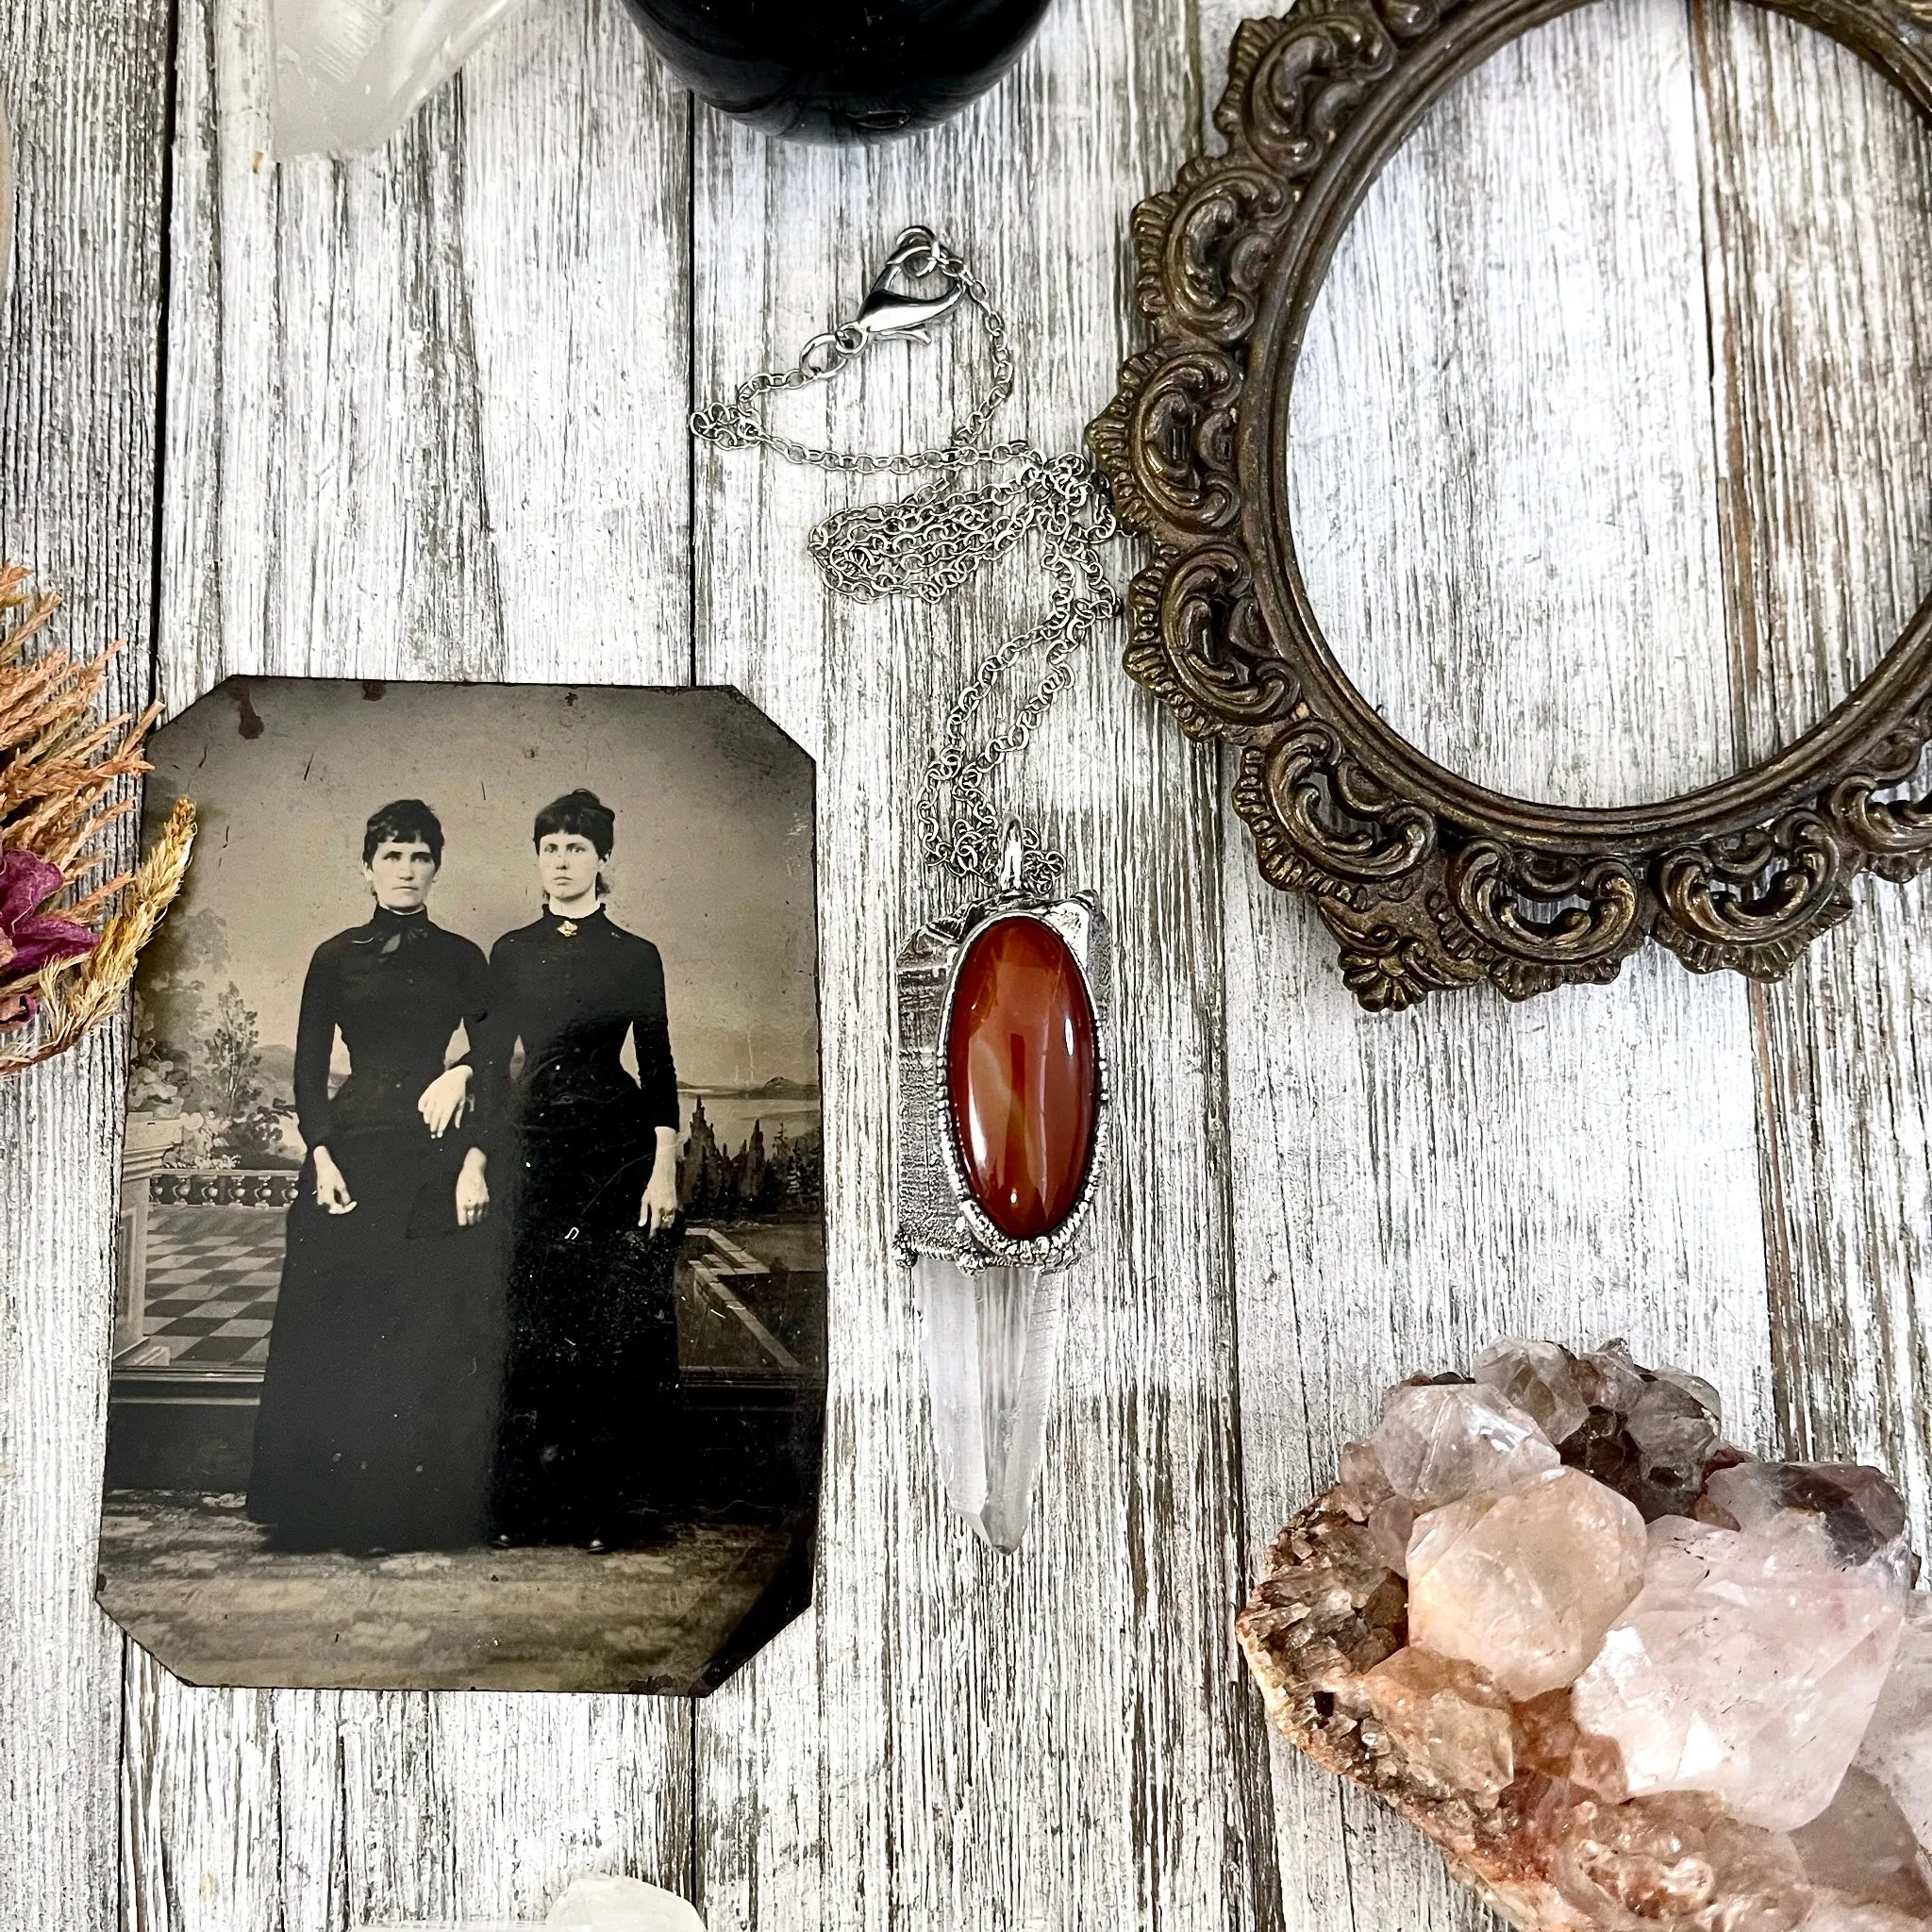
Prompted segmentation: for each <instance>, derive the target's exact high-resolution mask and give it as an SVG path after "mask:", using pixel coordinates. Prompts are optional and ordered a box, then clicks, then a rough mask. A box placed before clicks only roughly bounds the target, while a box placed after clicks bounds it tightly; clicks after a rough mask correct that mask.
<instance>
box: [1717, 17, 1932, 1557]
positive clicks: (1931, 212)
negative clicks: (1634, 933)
mask: <svg viewBox="0 0 1932 1932" xmlns="http://www.w3.org/2000/svg"><path fill="white" fill-rule="evenodd" d="M1704 23H1705V25H1704V29H1703V31H1702V33H1701V35H1700V40H1699V56H1700V67H1701V70H1702V81H1703V89H1704V93H1705V97H1706V101H1707V112H1708V115H1709V119H1710V123H1711V125H1712V127H1713V129H1714V130H1715V134H1716V140H1715V142H1714V146H1715V151H1716V153H1717V154H1718V156H1719V157H1720V159H1721V165H1720V167H1719V168H1718V169H1716V170H1715V171H1714V173H1713V175H1712V177H1711V182H1710V193H1709V208H1710V222H1711V230H1712V235H1713V239H1714V250H1713V263H1712V276H1711V291H1712V294H1711V310H1712V314H1713V317H1714V319H1715V321H1716V323H1717V325H1718V327H1719V347H1720V355H1719V358H1718V369H1719V377H1720V379H1719V396H1720V402H1721V406H1722V408H1723V412H1724V414H1723V419H1722V420H1723V425H1724V432H1725V433H1724V451H1725V463H1724V478H1723V482H1724V505H1725V513H1726V523H1725V535H1726V539H1727V545H1726V559H1725V560H1726V567H1727V575H1728V580H1729V585H1730V590H1731V595H1732V600H1733V617H1732V629H1731V648H1732V653H1733V657H1734V659H1735V661H1736V662H1737V664H1738V666H1739V670H1740V679H1741V681H1742V688H1743V691H1744V693H1745V699H1746V702H1745V705H1744V710H1743V717H1744V722H1745V729H1746V732H1747V741H1748V743H1749V745H1750V747H1751V749H1752V751H1753V753H1754V755H1758V754H1762V753H1763V752H1765V751H1767V750H1769V749H1770V748H1771V747H1772V746H1773V745H1774V744H1775V743H1777V742H1779V741H1783V740H1785V739H1787V738H1789V737H1790V736H1791V735H1793V734H1794V733H1795V732H1796V731H1798V730H1800V729H1802V728H1803V727H1804V726H1805V725H1806V724H1809V723H1810V722H1811V721H1812V720H1813V719H1814V718H1816V717H1817V716H1819V715H1821V714H1822V713H1823V711H1824V709H1825V708H1826V707H1827V706H1829V705H1830V704H1832V703H1834V702H1836V701H1837V700H1838V699H1839V698H1840V697H1841V696H1842V695H1843V694H1844V693H1845V692H1846V691H1849V690H1850V689H1851V688H1852V687H1853V686H1854V685H1855V684H1856V683H1857V681H1858V679H1859V678H1860V677H1862V676H1863V675H1865V673H1866V672H1868V671H1869V670H1870V669H1871V668H1872V667H1873V666H1874V664H1876V663H1877V661H1878V660H1879V658H1881V657H1882V656H1883V654H1884V653H1885V651H1886V650H1887V648H1888V647H1889V646H1890V643H1891V641H1892V640H1893V638H1894V637H1896V635H1897V633H1898V631H1899V629H1900V627H1901V625H1903V624H1904V622H1905V620H1906V619H1907V617H1908V616H1909V615H1910V613H1911V612H1912V610H1913V609H1914V608H1916V607H1917V605H1918V604H1919V602H1920V600H1921V598H1922V597H1923V596H1924V594H1925V591H1926V590H1927V589H1928V588H1932V436H1928V433H1927V432H1928V423H1927V418H1926V413H1925V408H1924V396H1925V393H1926V385H1927V380H1928V377H1932V291H1928V290H1927V286H1926V279H1925V262H1926V260H1927V258H1928V251H1932V141H1928V138H1927V135H1926V132H1925V130H1924V128H1923V127H1922V126H1920V125H1918V124H1917V122H1916V120H1915V117H1914V116H1913V114H1912V111H1911V109H1910V108H1908V106H1907V103H1906V101H1905V99H1904V97H1903V96H1902V95H1900V94H1898V93H1897V92H1894V91H1893V90H1892V88H1891V87H1890V85H1889V84H1888V83H1887V82H1885V81H1884V80H1882V79H1881V78H1880V77H1879V76H1878V75H1876V74H1874V73H1873V72H1871V71H1869V70H1868V69H1866V68H1865V67H1864V66H1863V65H1862V64H1861V63H1860V62H1859V61H1858V60H1857V58H1855V57H1854V56H1852V55H1851V54H1849V53H1847V52H1845V51H1844V50H1843V49H1841V48H1839V47H1837V46H1835V45H1833V44H1831V43H1830V42H1826V41H1824V40H1823V39H1822V38H1820V37H1819V36H1817V35H1814V34H1811V33H1809V32H1807V31H1805V30H1804V29H1801V28H1798V27H1796V26H1793V25H1790V23H1788V22H1785V21H1782V20H1778V19H1774V18H1773V17H1772V16H1769V15H1765V14H1760V13H1759V12H1758V11H1757V10H1756V9H1755V8H1732V7H1729V6H1724V5H1721V6H1714V7H1713V8H1710V9H1709V10H1708V12H1707V14H1706V15H1705V16H1704ZM1856 896H1857V908H1856V909H1855V910H1854V912H1853V914H1852V916H1851V917H1850V918H1849V919H1848V920H1847V921H1845V923H1844V924H1842V925H1840V927H1839V928H1838V929H1837V930H1836V931H1835V932H1833V933H1831V934H1830V935H1828V936H1827V937H1826V938H1825V939H1824V941H1822V942H1821V943H1820V944H1818V945H1816V946H1814V947H1813V948H1812V949H1811V950H1810V951H1809V952H1808V953H1807V954H1806V956H1805V958H1804V959H1803V960H1802V961H1801V962H1800V963H1799V965H1798V966H1797V968H1796V969H1795V970H1794V971H1793V973H1792V974H1791V975H1790V978H1789V979H1788V980H1786V981H1784V982H1783V983H1781V984H1780V985H1778V986H1776V987H1774V988H1772V989H1770V990H1769V991H1766V992H1765V993H1764V994H1763V995H1761V997H1760V998H1759V1000H1758V1001H1757V1035H1758V1041H1759V1046H1760V1051H1761V1054H1762V1058H1763V1075H1762V1077H1763V1085H1764V1119H1765V1128H1764V1141H1763V1147H1764V1197H1765V1218H1766V1224H1767V1229H1768V1234H1769V1243H1770V1251H1771V1256H1772V1261H1773V1267H1772V1276H1771V1281H1772V1319H1773V1338H1774V1345H1775V1349H1776V1361H1777V1405H1778V1416H1779V1422H1780V1425H1781V1432H1782V1434H1783V1435H1784V1436H1785V1438H1786V1439H1787V1440H1788V1441H1789V1442H1790V1445H1791V1447H1792V1449H1793V1451H1794V1452H1796V1453H1800V1454H1806V1455H1812V1456H1819V1457H1857V1458H1864V1459H1869V1460H1872V1461H1875V1462H1878V1463H1881V1464H1883V1465H1884V1466H1885V1467H1887V1468H1888V1469H1891V1470H1894V1471H1897V1472H1898V1473H1900V1474H1901V1475H1902V1476H1903V1477H1904V1479H1905V1484H1906V1489H1907V1496H1908V1499H1909V1501H1910V1504H1911V1507H1912V1515H1913V1519H1914V1523H1915V1524H1916V1527H1917V1530H1918V1534H1919V1541H1920V1546H1921V1547H1922V1548H1923V1547H1924V1538H1925V1535H1926V1533H1927V1531H1928V1529H1932V1407H1928V1396H1932V1364H1928V1361H1927V1358H1926V1343H1927V1334H1926V1327H1925V1321H1924V1295H1925V1288H1926V1283H1927V1281H1928V1280H1932V1212H1928V1208H1932V1203H1928V1198H1927V1195H1928V1182H1927V1162H1928V1155H1932V1124H1928V1119H1932V1056H1928V1041H1932V1030H1928V1021H1932V935H1928V930H1927V912H1928V908H1932V898H1928V895H1927V891H1926V887H1925V884H1924V881H1923V880H1921V881H1919V882H1917V883H1915V884H1913V885H1911V886H1909V887H1907V888H1905V889H1903V890H1901V889H1899V888H1896V887H1892V886H1889V885H1886V884H1884V883H1882V882H1880V881H1876V880H1874V881H1871V882H1869V883H1867V884H1865V885H1862V886H1861V887H1860V888H1859V889H1858V890H1857V894H1856Z"/></svg>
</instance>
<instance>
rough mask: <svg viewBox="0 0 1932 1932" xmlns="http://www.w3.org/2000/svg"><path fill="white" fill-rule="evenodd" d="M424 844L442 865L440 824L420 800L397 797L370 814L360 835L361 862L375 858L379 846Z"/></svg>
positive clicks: (434, 858)
mask: <svg viewBox="0 0 1932 1932" xmlns="http://www.w3.org/2000/svg"><path fill="white" fill-rule="evenodd" d="M389 844H396V845H418V844H421V845H426V846H428V848H429V857H430V858H431V859H432V860H433V861H434V862H435V863H436V864H438V865H441V863H442V821H441V819H439V818H438V817H437V816H436V814H435V813H434V812H433V811H431V810H430V809H429V808H428V807H427V806H426V805H425V804H424V803H423V801H422V800H421V799H420V798H398V799H395V800H394V801H392V802H391V804H389V805H386V806H384V807H383V808H382V809H381V810H380V811H378V812H375V813H373V814H372V815H371V817H370V820H369V824H368V825H367V827H366V828H365V829H364V831H363V834H362V863H363V864H364V865H367V864H368V863H369V861H370V860H371V859H372V858H375V849H376V847H377V846H378V845H389Z"/></svg>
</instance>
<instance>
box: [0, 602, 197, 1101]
mask: <svg viewBox="0 0 1932 1932" xmlns="http://www.w3.org/2000/svg"><path fill="white" fill-rule="evenodd" d="M56 608H58V599H56V598H54V597H52V596H48V595H44V594H36V593H35V592H34V591H33V590H32V589H31V588H30V585H29V580H28V575H27V573H26V571H25V569H23V568H22V567H21V566H20V565H18V564H6V565H0V869H4V868H5V866H6V864H7V860H8V855H9V854H25V855H26V856H27V858H31V859H33V860H38V861H41V862H42V864H43V865H45V866H51V867H53V868H55V869H56V871H58V874H59V880H58V890H54V891H51V894H50V895H49V896H46V897H44V898H43V899H42V902H41V903H40V904H39V905H37V906H29V907H27V908H25V913H24V914H22V915H21V917H22V919H23V921H35V922H44V921H47V920H49V919H54V920H58V921H60V922H62V923H63V924H64V926H65V927H66V928H67V929H68V930H69V936H70V940H71V943H72V944H73V945H75V946H84V947H85V948H86V950H84V951H81V952H79V953H78V954H76V955H75V956H74V957H62V958H53V959H50V960H47V961H45V962H44V963H36V964H35V965H34V966H33V968H32V969H31V970H29V971H25V972H19V973H15V974H12V975H11V976H9V974H8V960H9V959H12V958H17V957H18V955H17V954H16V953H15V951H14V948H13V943H12V938H11V937H10V936H9V934H8V932H7V931H6V930H0V941H6V944H5V945H4V946H0V1032H4V1030H5V1029H7V1028H8V1025H9V1019H8V1016H9V1015H11V1016H12V1018H11V1021H10V1024H11V1025H14V1026H25V1027H27V1028H29V1029H30V1030H29V1031H28V1032H27V1034H26V1036H25V1040H24V1041H23V1043H22V1044H21V1045H20V1046H18V1047H17V1048H15V1049H14V1050H12V1051H10V1052H0V1074H11V1073H17V1072H19V1071H20V1069H21V1068H23V1067H30V1066H33V1065H35V1064H36V1063H37V1062H39V1061H41V1060H44V1059H49V1058H52V1057H53V1056H54V1055H55V1054H57V1053H60V1052H63V1051H64V1050H65V1049H66V1048H68V1047H70V1046H72V1045H73V1044H74V1042H75V1041H77V1040H78V1039H79V1038H80V1037H81V1036H82V1034H84V1033H86V1032H87V1031H88V1030H89V1028H91V1027H92V1026H94V1025H96V1024H99V1023H100V1022H101V1021H102V1020H104V1019H106V1018H107V1017H108V1014H109V1013H111V1012H112V1011H113V1010H114V1008H116V1007H117V1006H118V1005H119V1004H120V1002H121V997H122V995H123V994H124V993H125V991H126V990H127V983H128V981H129V979H130V978H131V977H132V975H133V972H134V957H135V955H136V953H138V952H139V951H140V949H141V947H142V945H143V944H144V943H145V942H146V941H147V939H148V936H149V935H150V934H151V933H152V932H153V931H154V929H155V927H156V925H157V924H159V922H160V918H161V915H162V913H163V912H165V911H166V910H167V908H168V906H169V904H170V902H171V901H172V900H173V899H174V897H175V892H176V891H179V889H180V885H181V877H182V874H183V873H184V872H185V871H186V869H187V865H188V855H189V851H190V849H191V848H192V845H193V842H194V808H193V806H192V804H190V803H189V802H188V801H187V800H185V799H184V800H182V801H181V802H180V803H178V804H177V805H176V806H175V808H174V810H173V811H172V812H171V813H170V815H169V819H168V824H167V826H166V828H165V830H164V831H163V833H162V835H161V838H160V840H159V841H158V842H157V844H156V846H155V848H154V850H153V851H152V852H151V853H149V855H148V857H147V858H145V859H144V860H143V861H142V864H141V866H140V868H139V870H138V871H136V872H134V873H131V874H130V873H122V874H117V875H116V876H114V877H112V878H108V879H104V880H101V881H100V882H99V883H97V884H88V883H86V882H87V881H89V880H91V879H92V875H93V874H96V873H98V872H100V871H101V870H102V869H103V867H104V866H105V865H106V864H107V862H108V859H107V854H106V853H105V852H104V851H103V850H102V848H101V840H102V835H103V834H104V833H105V832H106V831H107V829H108V826H109V825H111V824H113V823H114V822H115V821H116V820H117V819H119V818H121V817H122V816H123V815H124V814H125V813H126V812H128V811H131V810H132V809H133V808H134V801H133V799H132V798H131V797H126V796H122V797H112V796H110V793H112V792H113V791H114V790H115V789H116V787H117V785H118V784H119V781H121V780H122V779H125V778H128V777H132V776H134V775H136V774H139V773H142V772H145V771H146V770H147V769H148V764H147V760H146V759H145V758H142V756H141V745H142V741H143V740H144V739H145V738H146V736H147V734H148V731H149V730H150V728H151V727H152V726H153V724H154V722H155V719H156V718H157V717H158V715H159V707H158V706H154V705H151V706H149V708H147V709H146V710H145V711H143V712H142V714H141V715H140V717H138V718H136V717H134V716H133V714H132V713H128V712H123V713H122V714H120V715H119V716H117V717H113V718H108V719H100V718H98V717H97V716H96V714H95V708H96V703H97V701H98V699H99V697H100V694H101V691H102V688H103V686H104V685H105V683H106V681H107V669H108V663H109V662H110V661H111V660H112V658H113V656H114V653H115V651H117V650H118V649H119V648H120V647H119V645H115V646H112V647H110V648H109V649H108V650H106V651H103V652H102V653H101V654H100V655H99V656H98V657H94V658H75V655H74V654H73V652H71V651H69V650H67V649H65V648H64V647H62V646H58V645H56V646H50V647H49V648H47V649H45V650H42V651H41V652H40V653H39V654H38V655H37V656H35V657H34V658H31V659H29V658H28V656H27V646H28V644H29V643H30V642H32V641H33V640H34V639H35V638H37V637H38V636H39V635H40V634H41V632H42V631H43V630H44V629H45V627H46V625H47V623H48V620H49V619H50V618H51V617H52V616H53V614H54V611H55V609H56ZM17 863H18V864H21V865H25V861H24V860H22V861H17ZM27 874H28V875H29V876H38V874H37V873H35V871H34V869H33V868H30V867H29V868H27ZM0 876H4V872H0ZM117 900H119V901H120V905H119V908H118V909H112V908H114V906H115V902H116V901H117ZM16 910H18V908H16ZM74 928H79V929H80V930H79V931H78V932H77V933H75V932H74V931H73V929H74ZM15 930H16V931H18V930H19V927H16V928H15ZM89 933H92V935H93V941H92V944H91V945H90V944H88V941H87V935H88V934H89Z"/></svg>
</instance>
